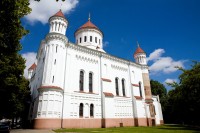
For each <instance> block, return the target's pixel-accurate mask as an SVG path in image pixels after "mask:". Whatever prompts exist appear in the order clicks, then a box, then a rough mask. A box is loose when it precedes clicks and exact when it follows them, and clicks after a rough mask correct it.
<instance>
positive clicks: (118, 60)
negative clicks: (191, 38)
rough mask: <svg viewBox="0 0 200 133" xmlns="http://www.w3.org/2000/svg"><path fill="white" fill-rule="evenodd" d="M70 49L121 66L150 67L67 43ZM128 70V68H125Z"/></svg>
mask: <svg viewBox="0 0 200 133" xmlns="http://www.w3.org/2000/svg"><path fill="white" fill-rule="evenodd" d="M66 45H67V47H68V48H71V49H73V50H75V51H78V52H83V53H86V54H89V55H92V56H98V57H103V58H105V59H108V60H112V61H114V62H117V63H121V64H123V65H124V64H126V65H130V66H133V67H137V68H140V69H141V68H142V67H143V68H144V69H146V68H148V66H146V65H145V66H144V65H140V64H137V63H135V62H132V61H130V60H126V59H122V58H119V57H115V56H113V55H109V54H107V53H104V52H100V51H97V50H93V49H90V48H87V47H84V46H80V45H77V44H73V43H71V42H69V43H67V44H66ZM125 69H126V68H125Z"/></svg>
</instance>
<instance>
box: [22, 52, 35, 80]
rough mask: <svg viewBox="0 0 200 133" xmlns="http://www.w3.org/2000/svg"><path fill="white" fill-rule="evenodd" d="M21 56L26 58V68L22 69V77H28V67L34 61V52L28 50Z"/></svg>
mask: <svg viewBox="0 0 200 133" xmlns="http://www.w3.org/2000/svg"><path fill="white" fill-rule="evenodd" d="M22 57H23V58H25V60H26V63H25V65H26V68H25V69H24V77H25V78H28V68H29V67H31V65H32V64H33V63H34V62H35V60H36V53H34V52H28V53H24V54H22Z"/></svg>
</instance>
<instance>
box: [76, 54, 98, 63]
mask: <svg viewBox="0 0 200 133" xmlns="http://www.w3.org/2000/svg"><path fill="white" fill-rule="evenodd" d="M76 59H77V60H80V61H84V62H89V63H92V64H98V60H95V59H92V58H89V57H85V56H81V55H76Z"/></svg>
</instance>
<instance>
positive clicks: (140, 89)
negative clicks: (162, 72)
mask: <svg viewBox="0 0 200 133" xmlns="http://www.w3.org/2000/svg"><path fill="white" fill-rule="evenodd" d="M139 91H140V97H142V87H141V82H139Z"/></svg>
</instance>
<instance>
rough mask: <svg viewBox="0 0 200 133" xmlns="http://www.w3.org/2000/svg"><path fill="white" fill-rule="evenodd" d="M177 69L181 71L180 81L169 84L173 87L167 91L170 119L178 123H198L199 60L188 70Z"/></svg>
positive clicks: (199, 109) (199, 102) (199, 93)
mask: <svg viewBox="0 0 200 133" xmlns="http://www.w3.org/2000/svg"><path fill="white" fill-rule="evenodd" d="M178 69H179V70H180V71H182V74H181V75H180V76H179V80H180V82H179V83H172V84H170V85H171V86H172V87H174V89H173V90H171V91H170V92H169V102H170V103H171V111H170V113H171V116H172V117H173V118H172V119H174V118H175V119H176V122H179V123H180V122H181V123H186V124H192V125H200V115H199V112H200V99H199V96H200V82H199V81H200V62H193V65H192V66H191V69H189V70H186V69H183V68H181V67H178Z"/></svg>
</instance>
